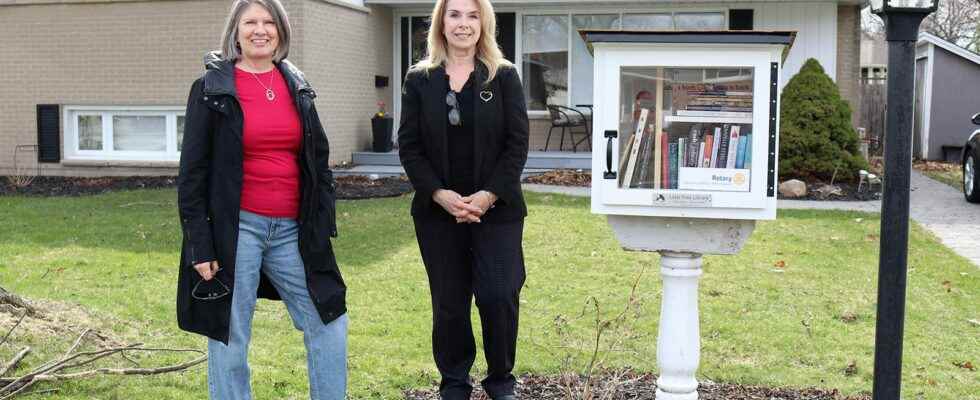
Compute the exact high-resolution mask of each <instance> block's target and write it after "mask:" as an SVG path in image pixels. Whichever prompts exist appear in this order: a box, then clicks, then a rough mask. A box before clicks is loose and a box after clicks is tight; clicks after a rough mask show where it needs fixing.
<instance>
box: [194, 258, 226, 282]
mask: <svg viewBox="0 0 980 400" xmlns="http://www.w3.org/2000/svg"><path fill="white" fill-rule="evenodd" d="M194 269H195V270H197V273H198V274H201V278H203V279H204V280H206V281H210V280H211V278H214V274H216V273H218V270H220V269H221V268H220V267H219V266H218V262H217V261H208V262H202V263H198V264H194Z"/></svg>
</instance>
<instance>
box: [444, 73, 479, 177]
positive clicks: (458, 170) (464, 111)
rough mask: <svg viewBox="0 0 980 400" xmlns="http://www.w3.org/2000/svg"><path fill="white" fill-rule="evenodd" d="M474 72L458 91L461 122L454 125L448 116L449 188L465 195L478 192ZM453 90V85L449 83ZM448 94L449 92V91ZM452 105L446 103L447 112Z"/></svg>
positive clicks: (457, 99) (447, 76) (447, 78)
mask: <svg viewBox="0 0 980 400" xmlns="http://www.w3.org/2000/svg"><path fill="white" fill-rule="evenodd" d="M473 75H474V74H473V73H470V77H469V79H467V80H466V83H465V84H463V89H462V90H460V91H459V92H456V104H458V107H459V116H460V124H459V125H456V126H454V125H453V124H451V123H449V118H446V136H448V137H447V140H448V142H449V190H452V191H454V192H456V193H459V194H460V195H463V196H469V195H471V194H473V193H474V192H476V182H475V179H474V177H473V90H472V89H473ZM446 81H447V82H446V84H447V85H449V74H446ZM449 87H450V89H449V90H452V85H449ZM447 94H448V93H447ZM449 110H450V107H449V105H446V114H447V115H448V114H449Z"/></svg>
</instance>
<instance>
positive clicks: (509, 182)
mask: <svg viewBox="0 0 980 400" xmlns="http://www.w3.org/2000/svg"><path fill="white" fill-rule="evenodd" d="M476 64H477V67H476V76H474V78H475V79H476V81H475V82H474V84H473V85H472V86H471V88H472V89H471V90H473V96H472V98H473V102H474V107H473V110H474V115H475V116H476V121H475V123H474V124H473V125H474V135H473V137H474V140H473V145H474V149H473V150H474V151H473V158H474V164H475V165H474V168H473V171H474V173H475V174H476V176H474V180H475V182H476V187H477V188H478V189H483V190H487V191H490V192H492V193H494V194H496V195H497V202H496V204H495V206H494V207H493V208H492V209H490V210H489V211H487V213H486V214H485V215H484V216H483V217H481V220H482V221H483V222H484V223H487V222H511V221H516V220H520V219H522V218H524V217H526V216H527V206H526V205H525V204H524V195H523V194H522V193H521V172H522V171H523V170H524V163H525V162H527V151H528V122H527V105H526V104H525V102H524V90H523V87H522V86H521V78H520V77H519V76H518V75H517V70H516V69H515V68H514V67H513V66H501V67H500V68H499V69H498V70H497V74H496V76H494V79H493V80H492V81H490V82H489V83H486V79H487V78H486V77H487V74H488V72H487V69H486V67H485V66H484V65H483V63H481V62H477V63H476ZM446 77H447V75H446V70H445V69H444V68H443V67H441V66H440V67H437V68H433V69H430V70H422V69H418V68H413V69H412V70H410V71H408V74H406V75H405V84H404V85H403V87H402V109H401V126H399V127H398V146H399V150H398V155H399V157H400V158H401V162H402V166H404V167H405V173H406V174H407V175H408V179H409V180H410V181H411V182H412V186H413V187H414V188H415V198H414V199H412V216H414V217H415V218H416V219H417V220H432V219H447V218H452V215H450V214H449V213H448V212H446V211H445V210H444V209H443V208H442V207H441V206H439V204H437V203H436V202H434V201H432V194H433V193H434V192H435V191H436V190H437V189H444V188H446V187H447V186H448V185H447V182H448V181H449V176H450V171H449V154H448V151H447V148H448V139H447V137H446V127H447V126H448V124H449V117H448V112H447V111H448V109H447V106H446V93H448V92H449V80H448V79H446ZM460 194H461V195H463V196H466V195H469V194H470V193H460Z"/></svg>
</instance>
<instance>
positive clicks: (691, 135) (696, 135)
mask: <svg viewBox="0 0 980 400" xmlns="http://www.w3.org/2000/svg"><path fill="white" fill-rule="evenodd" d="M700 141H701V132H700V126H699V125H692V126H691V130H690V131H689V132H688V135H687V166H688V167H697V166H698V154H700V153H698V144H699V143H700Z"/></svg>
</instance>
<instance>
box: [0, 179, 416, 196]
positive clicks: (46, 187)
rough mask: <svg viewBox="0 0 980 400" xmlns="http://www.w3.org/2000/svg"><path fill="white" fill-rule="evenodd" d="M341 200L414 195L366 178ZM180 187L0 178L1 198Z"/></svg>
mask: <svg viewBox="0 0 980 400" xmlns="http://www.w3.org/2000/svg"><path fill="white" fill-rule="evenodd" d="M336 181H337V198H339V199H367V198H375V197H394V196H400V195H403V194H405V193H408V192H411V191H412V185H411V184H410V183H409V182H408V180H407V179H405V178H379V179H370V178H368V177H363V176H342V177H337V178H336ZM176 185H177V181H176V178H174V177H172V176H146V177H143V176H133V177H102V178H77V177H60V176H39V177H37V178H35V179H34V181H33V182H31V183H30V184H29V185H26V186H15V185H13V184H11V182H10V179H7V177H0V196H11V195H21V196H37V197H54V196H85V195H94V194H101V193H109V192H116V191H120V190H134V189H160V188H172V187H175V186H176Z"/></svg>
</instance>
